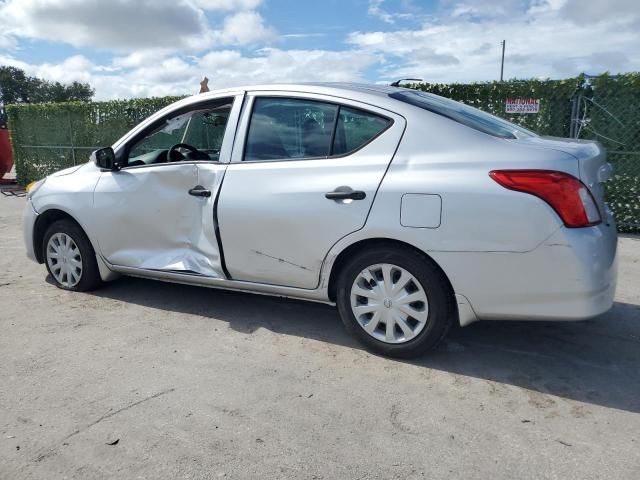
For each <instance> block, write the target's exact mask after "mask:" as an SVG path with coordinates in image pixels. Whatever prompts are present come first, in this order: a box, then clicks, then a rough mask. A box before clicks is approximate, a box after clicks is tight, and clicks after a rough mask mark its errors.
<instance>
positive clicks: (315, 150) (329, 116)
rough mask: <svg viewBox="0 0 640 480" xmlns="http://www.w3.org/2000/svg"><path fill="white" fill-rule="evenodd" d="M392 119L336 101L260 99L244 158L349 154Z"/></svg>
mask: <svg viewBox="0 0 640 480" xmlns="http://www.w3.org/2000/svg"><path fill="white" fill-rule="evenodd" d="M391 123H392V122H391V120H389V119H387V118H384V117H381V116H379V115H376V114H373V113H370V112H365V111H363V110H359V109H356V108H351V107H345V106H340V105H335V104H332V103H325V102H317V101H313V100H303V99H292V98H270V97H269V98H266V97H261V98H256V100H255V102H254V107H253V112H252V114H251V120H250V123H249V132H248V134H247V143H246V148H245V155H244V160H245V161H260V160H301V159H307V158H328V157H332V156H341V155H345V154H349V153H352V152H354V151H355V150H358V149H359V148H361V147H362V146H364V145H366V144H367V143H369V142H370V141H371V140H373V139H374V138H375V137H376V136H378V135H379V134H380V133H381V132H383V131H384V130H385V129H386V128H387V127H388V126H389V125H391Z"/></svg>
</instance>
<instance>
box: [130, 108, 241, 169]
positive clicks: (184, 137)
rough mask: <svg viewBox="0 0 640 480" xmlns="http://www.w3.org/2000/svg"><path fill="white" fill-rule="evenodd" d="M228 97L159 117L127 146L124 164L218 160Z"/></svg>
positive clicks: (227, 116)
mask: <svg viewBox="0 0 640 480" xmlns="http://www.w3.org/2000/svg"><path fill="white" fill-rule="evenodd" d="M231 106H232V100H228V101H224V102H221V104H220V105H215V106H209V107H207V108H201V109H196V110H191V111H184V112H178V113H176V114H174V115H171V116H169V117H167V118H164V119H162V120H161V121H159V122H158V124H157V125H155V126H154V127H152V129H151V131H149V132H148V133H145V134H144V135H143V136H142V137H141V138H138V139H136V140H134V143H133V144H132V145H131V146H130V147H129V155H128V161H127V166H130V167H131V166H141V165H152V164H157V163H166V162H180V161H185V160H210V161H218V160H219V157H220V149H221V147H222V140H223V138H224V132H225V128H226V126H227V121H228V119H229V114H230V112H231Z"/></svg>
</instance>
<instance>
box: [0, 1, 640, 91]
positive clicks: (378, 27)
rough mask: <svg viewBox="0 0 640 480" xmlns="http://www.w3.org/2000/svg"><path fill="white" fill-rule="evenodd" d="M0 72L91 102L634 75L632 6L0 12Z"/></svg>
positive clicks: (121, 5) (169, 5) (247, 4)
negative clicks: (419, 81) (316, 85)
mask: <svg viewBox="0 0 640 480" xmlns="http://www.w3.org/2000/svg"><path fill="white" fill-rule="evenodd" d="M0 25H2V29H1V30H0V64H4V65H14V66H17V67H20V68H23V69H24V70H25V71H27V72H28V73H29V74H31V75H37V76H40V77H43V78H47V79H50V80H56V81H61V82H70V81H74V80H78V81H83V82H89V83H91V85H93V86H94V87H95V89H96V98H98V99H107V98H126V97H141V96H152V95H168V94H174V95H178V94H185V93H191V92H193V91H194V90H196V89H197V88H198V81H199V80H200V79H201V78H202V76H205V75H206V76H207V77H209V78H210V85H211V86H212V87H213V88H217V87H226V86H231V85H240V84H249V83H270V82H295V81H366V82H390V81H393V80H395V79H397V78H402V77H418V78H423V79H425V80H427V81H431V82H469V81H484V80H494V79H496V78H497V76H498V74H499V60H500V41H501V40H502V39H506V40H507V54H506V60H505V76H506V77H507V78H534V77H535V78H547V77H551V78H563V77H568V76H573V75H577V74H579V73H581V72H586V73H590V74H597V73H601V72H604V71H610V72H612V73H618V72H626V71H636V70H640V48H639V44H640V42H639V41H638V40H640V35H639V34H638V33H637V32H638V31H640V8H638V6H637V0H589V1H583V0H511V1H504V0H343V1H340V0H323V1H315V0H311V1H303V0H298V1H286V0H112V1H106V0H0Z"/></svg>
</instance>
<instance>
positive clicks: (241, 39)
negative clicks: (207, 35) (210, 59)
mask: <svg viewBox="0 0 640 480" xmlns="http://www.w3.org/2000/svg"><path fill="white" fill-rule="evenodd" d="M273 37H274V33H273V31H272V30H271V29H270V28H268V27H266V26H265V24H264V20H263V18H262V16H261V15H260V14H259V13H257V12H238V13H236V14H234V15H231V16H229V17H227V18H225V20H224V25H223V28H222V30H221V31H220V32H216V34H215V38H216V43H217V44H222V45H225V44H226V45H247V44H250V43H255V42H258V41H267V40H269V39H271V38H273Z"/></svg>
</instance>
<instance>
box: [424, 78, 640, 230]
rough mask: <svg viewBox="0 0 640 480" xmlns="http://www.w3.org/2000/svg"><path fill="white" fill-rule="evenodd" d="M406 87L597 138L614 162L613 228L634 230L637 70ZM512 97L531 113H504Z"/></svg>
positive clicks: (637, 207)
mask: <svg viewBox="0 0 640 480" xmlns="http://www.w3.org/2000/svg"><path fill="white" fill-rule="evenodd" d="M411 87H412V88H416V89H419V90H424V91H428V92H431V93H435V94H437V95H442V96H444V97H449V98H452V99H454V100H458V101H460V102H463V103H465V104H468V105H471V106H474V107H476V108H479V109H481V110H484V111H486V112H489V113H492V114H494V115H496V116H498V117H502V118H505V119H506V120H509V121H511V122H514V123H517V124H519V125H522V126H523V127H526V128H529V129H530V130H533V131H535V132H537V133H539V134H540V135H550V136H555V137H565V138H566V137H569V138H576V139H587V140H597V141H598V142H600V143H602V144H603V145H604V146H605V147H606V148H607V155H608V161H609V162H610V163H611V164H612V165H613V167H614V176H613V178H612V179H611V180H610V181H608V182H607V184H606V196H607V203H608V204H609V206H610V207H611V209H612V210H613V213H614V215H615V217H616V222H617V224H618V230H619V231H622V232H640V73H628V74H624V75H616V76H611V75H607V74H604V75H599V76H595V77H590V76H586V75H581V76H579V77H576V78H571V79H566V80H526V81H509V82H491V83H476V84H413V85H411ZM517 100H521V101H527V100H529V101H532V105H533V106H534V107H536V108H531V109H530V111H534V112H535V113H517V114H514V113H509V112H508V111H507V108H508V105H509V104H510V103H511V104H512V105H513V104H514V103H516V104H517V102H516V101H517Z"/></svg>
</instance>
